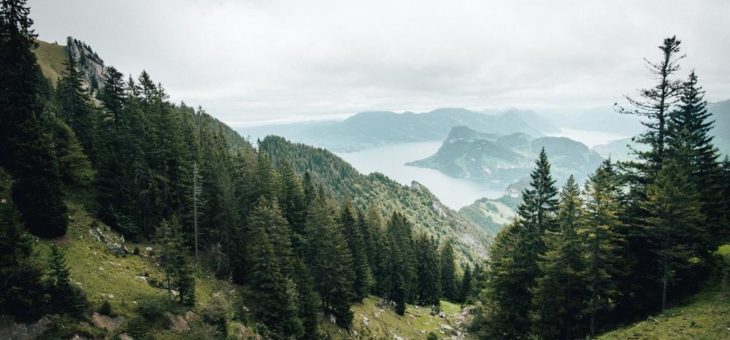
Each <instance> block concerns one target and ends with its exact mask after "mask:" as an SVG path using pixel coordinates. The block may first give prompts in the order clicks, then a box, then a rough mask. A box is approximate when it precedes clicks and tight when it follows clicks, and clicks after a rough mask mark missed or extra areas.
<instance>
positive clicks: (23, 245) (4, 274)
mask: <svg viewBox="0 0 730 340" xmlns="http://www.w3.org/2000/svg"><path fill="white" fill-rule="evenodd" d="M11 187H12V181H11V178H10V175H9V174H8V173H7V172H6V171H5V170H4V169H3V168H2V167H0V278H1V279H0V313H2V314H5V315H10V316H12V317H13V318H15V319H16V320H19V321H31V320H34V319H36V318H38V317H40V316H41V315H42V313H43V312H44V311H43V309H42V308H40V307H41V306H42V305H43V304H44V302H45V298H44V294H45V288H44V285H43V282H42V281H41V275H42V272H41V267H40V265H39V264H38V263H37V262H36V261H35V260H34V259H33V240H32V239H31V237H30V235H28V233H27V232H26V231H25V227H24V226H23V225H22V223H21V222H20V217H19V216H18V215H19V214H18V211H17V210H16V209H15V205H14V204H13V199H12V197H11Z"/></svg>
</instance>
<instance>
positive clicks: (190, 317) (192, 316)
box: [185, 310, 198, 322]
mask: <svg viewBox="0 0 730 340" xmlns="http://www.w3.org/2000/svg"><path fill="white" fill-rule="evenodd" d="M195 320H198V314H195V313H194V312H193V311H191V310H189V311H188V312H187V313H185V321H187V322H193V321H195Z"/></svg>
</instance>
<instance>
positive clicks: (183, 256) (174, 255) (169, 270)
mask: <svg viewBox="0 0 730 340" xmlns="http://www.w3.org/2000/svg"><path fill="white" fill-rule="evenodd" d="M157 243H158V247H159V248H160V255H159V256H160V267H162V271H163V272H164V273H165V283H166V286H167V291H168V294H169V295H170V297H172V290H173V288H177V290H178V294H179V295H178V298H179V301H180V303H184V304H186V305H191V306H192V305H194V304H195V277H194V276H193V268H192V265H191V263H190V260H189V259H188V257H187V252H186V249H185V245H184V241H183V235H182V230H181V227H180V224H179V222H178V221H177V219H176V218H173V219H172V221H171V222H170V223H168V222H167V221H165V220H163V221H162V222H161V223H160V226H159V227H158V228H157Z"/></svg>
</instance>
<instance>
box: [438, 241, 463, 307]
mask: <svg viewBox="0 0 730 340" xmlns="http://www.w3.org/2000/svg"><path fill="white" fill-rule="evenodd" d="M439 258H440V260H441V265H440V269H441V275H440V280H441V291H442V292H443V295H444V297H445V298H446V299H448V300H449V301H458V300H459V291H458V288H457V286H456V265H455V263H454V248H452V247H451V242H449V241H446V242H444V244H443V245H442V247H441V256H440V257H439Z"/></svg>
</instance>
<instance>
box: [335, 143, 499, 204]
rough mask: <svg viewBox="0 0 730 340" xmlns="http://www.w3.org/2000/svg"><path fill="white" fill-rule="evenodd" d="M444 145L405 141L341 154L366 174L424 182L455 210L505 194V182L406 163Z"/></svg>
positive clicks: (409, 181)
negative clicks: (459, 175) (497, 182)
mask: <svg viewBox="0 0 730 340" xmlns="http://www.w3.org/2000/svg"><path fill="white" fill-rule="evenodd" d="M440 146H441V141H433V142H417V143H402V144H394V145H388V146H381V147H377V148H370V149H366V150H362V151H357V152H338V153H337V155H338V156H340V157H342V159H344V160H345V161H347V162H348V163H350V164H351V165H352V166H353V167H355V169H357V170H358V171H360V172H361V173H363V174H370V173H373V172H380V173H382V174H384V175H386V176H388V177H390V178H391V179H393V180H395V181H397V182H399V183H402V184H404V185H410V184H411V181H416V182H418V183H421V184H423V185H425V186H426V187H427V188H428V189H429V190H430V191H431V192H432V193H433V194H434V195H436V197H438V198H439V200H441V202H442V203H443V204H445V205H446V206H448V207H449V208H452V209H455V210H458V209H459V208H461V207H463V206H466V205H469V204H471V203H473V202H474V201H476V200H478V199H480V198H483V197H488V198H499V197H501V196H502V195H503V194H504V191H505V189H506V186H505V185H504V184H493V183H488V182H476V181H472V180H467V179H460V178H453V177H449V176H447V175H444V174H443V173H441V172H439V171H438V170H434V169H426V168H419V167H414V166H407V165H405V163H407V162H410V161H415V160H419V159H423V158H426V157H429V156H431V155H433V154H434V153H436V151H437V150H438V149H439V147H440Z"/></svg>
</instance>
